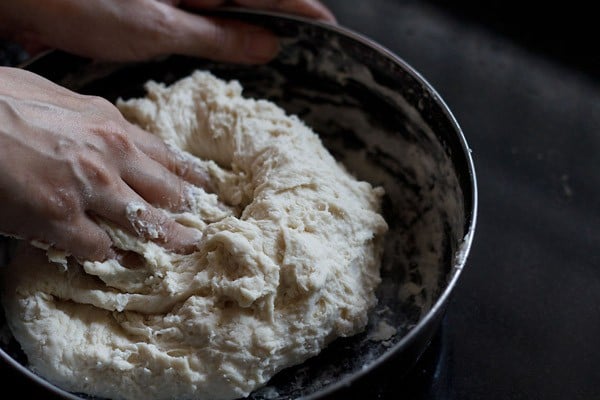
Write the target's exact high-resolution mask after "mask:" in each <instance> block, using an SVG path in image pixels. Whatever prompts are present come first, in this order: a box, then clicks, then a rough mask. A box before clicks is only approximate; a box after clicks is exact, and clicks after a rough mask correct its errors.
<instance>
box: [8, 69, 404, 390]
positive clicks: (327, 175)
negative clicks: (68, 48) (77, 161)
mask: <svg viewBox="0 0 600 400" xmlns="http://www.w3.org/2000/svg"><path fill="white" fill-rule="evenodd" d="M146 89H147V91H148V94H147V97H146V98H142V99H133V100H129V101H120V102H119V103H118V106H119V108H120V109H121V111H122V112H123V114H124V115H125V116H126V118H128V119H129V120H130V121H132V122H134V123H136V124H138V125H140V126H141V127H142V128H144V129H146V130H148V131H150V132H152V133H154V134H156V135H158V136H160V137H161V138H162V139H164V140H165V141H167V142H169V143H170V145H171V146H175V147H176V148H178V149H180V150H179V151H180V152H181V155H180V156H184V157H188V158H190V159H193V160H194V163H193V164H192V165H193V166H192V167H193V168H197V169H198V170H201V171H203V172H204V173H205V174H206V177H207V188H209V189H210V190H204V189H202V188H198V187H195V188H193V189H192V188H190V189H189V190H187V191H186V193H185V196H186V198H187V200H186V202H187V203H188V204H189V206H190V207H189V210H188V211H186V212H182V213H171V214H170V215H171V216H172V217H173V218H175V219H176V220H178V221H179V222H181V223H183V224H185V225H187V226H191V227H194V228H196V229H198V230H199V231H200V232H201V234H202V235H201V239H199V241H198V246H197V248H198V250H197V251H196V252H194V253H192V254H190V255H180V254H175V253H172V252H169V251H168V250H166V249H164V248H163V247H161V246H159V245H157V244H155V243H153V242H145V241H142V240H140V239H137V238H135V237H133V236H131V235H130V234H129V233H127V232H125V231H122V230H121V229H119V228H118V227H116V226H112V225H110V224H108V223H103V226H104V227H105V228H106V229H107V231H108V232H109V234H110V236H111V238H112V239H113V242H114V243H115V246H117V247H119V248H121V249H123V250H127V251H131V252H135V253H137V254H139V255H140V258H141V259H142V260H143V262H142V265H141V266H139V267H137V268H127V267H125V266H123V265H121V264H119V262H117V261H116V260H109V261H106V262H85V263H83V264H82V265H79V264H77V263H75V262H74V261H73V260H70V261H69V264H68V265H67V268H66V269H65V268H64V267H63V268H60V267H59V266H57V265H55V264H51V263H48V260H47V258H46V256H45V254H44V253H43V252H41V251H39V250H36V249H33V248H28V249H26V250H24V251H23V252H21V254H19V255H17V256H15V257H14V258H13V260H12V265H11V266H9V267H8V268H6V269H5V270H6V272H5V274H6V276H5V277H4V278H5V279H4V281H5V287H4V290H3V296H4V299H3V300H4V305H5V309H6V314H7V320H8V323H9V326H10V328H11V330H12V332H13V334H14V336H15V338H16V339H17V340H18V341H19V342H20V344H21V346H22V347H23V350H24V351H25V353H26V354H27V356H28V359H29V363H30V367H31V368H32V369H33V370H34V371H35V372H37V373H38V374H40V375H41V376H43V377H45V378H46V379H48V380H49V381H51V382H53V383H55V384H57V385H58V386H60V387H62V388H64V389H66V390H69V391H75V392H83V393H87V394H90V395H94V396H100V397H108V398H113V399H150V398H153V399H167V398H168V399H173V398H177V399H233V398H237V397H240V396H246V395H248V394H249V393H250V392H251V391H253V390H255V389H257V388H259V387H261V386H263V385H264V384H265V383H266V382H267V381H268V380H269V378H270V377H272V376H273V375H274V374H275V373H277V372H278V371H280V370H281V369H283V368H286V367H288V366H292V365H295V364H299V363H302V362H303V361H304V360H306V359H307V358H309V357H312V356H315V355H317V354H318V353H319V352H320V351H321V350H322V349H323V348H324V347H325V346H326V345H327V344H328V343H330V342H331V341H332V340H334V339H335V338H337V337H340V336H350V335H354V334H356V333H358V332H360V331H362V330H363V329H364V328H365V326H366V324H367V319H368V312H369V311H370V310H371V309H372V308H373V307H374V305H375V304H376V301H377V300H376V298H375V295H374V290H375V288H376V287H377V286H378V284H379V283H380V275H379V268H380V258H381V252H382V241H383V236H384V234H385V232H386V230H387V225H386V223H385V221H384V220H383V218H382V217H381V215H380V214H379V207H380V200H381V196H382V195H383V190H382V189H381V188H373V187H372V186H371V185H370V184H369V183H366V182H360V181H358V180H356V179H355V178H354V177H352V176H351V175H350V174H348V173H347V172H346V171H345V169H344V167H343V166H342V165H340V164H339V163H338V162H336V160H335V159H334V158H333V157H332V156H331V155H330V154H329V153H328V152H327V150H326V149H325V148H324V147H323V145H322V144H321V141H320V139H319V137H318V136H317V135H316V134H315V133H313V132H312V130H311V129H310V128H308V127H307V126H306V125H305V124H304V123H302V122H301V121H300V120H299V119H298V118H296V117H295V116H287V115H286V114H285V113H284V111H283V110H281V109H280V108H278V107H277V106H275V105H274V104H272V103H270V102H268V101H264V100H253V99H246V98H243V97H242V95H241V91H242V88H241V86H240V85H239V84H238V83H237V82H235V81H232V82H224V81H221V80H219V79H217V78H215V77H214V76H212V75H211V74H209V73H206V72H195V73H194V74H192V75H191V76H189V77H187V78H184V79H182V80H180V81H178V82H176V83H175V84H173V85H171V86H170V87H165V86H164V85H162V84H159V83H154V82H149V83H148V84H147V85H146ZM139 211H143V210H138V209H137V208H136V207H135V205H132V206H131V207H130V210H129V212H130V214H128V215H130V217H131V218H132V219H133V220H135V218H136V216H137V215H138V212H139ZM134 225H135V226H137V227H138V228H139V229H140V230H142V229H146V230H151V231H152V232H147V233H150V236H152V234H153V233H155V235H154V236H160V235H161V233H160V232H159V231H158V230H156V232H155V231H154V230H153V229H155V228H156V229H158V228H157V227H148V226H141V225H140V224H137V225H136V224H135V223H134ZM151 228H152V229H151ZM386 332H387V334H386V335H385V336H386V337H387V336H388V334H390V335H391V334H392V333H391V331H390V330H389V329H388V330H386Z"/></svg>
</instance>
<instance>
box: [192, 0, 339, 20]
mask: <svg viewBox="0 0 600 400" xmlns="http://www.w3.org/2000/svg"><path fill="white" fill-rule="evenodd" d="M233 2H234V3H235V4H238V5H240V6H243V7H248V8H254V9H262V10H270V11H279V12H283V13H289V14H295V15H300V16H304V17H308V18H314V19H317V20H322V21H327V22H332V23H335V22H336V21H335V17H334V16H333V14H332V13H331V11H329V9H328V8H327V7H325V6H324V5H323V4H321V2H319V1H316V0H234V1H233ZM180 3H181V4H183V5H186V6H188V7H194V8H214V7H217V6H220V5H223V4H224V3H226V1H225V0H183V1H181V2H180Z"/></svg>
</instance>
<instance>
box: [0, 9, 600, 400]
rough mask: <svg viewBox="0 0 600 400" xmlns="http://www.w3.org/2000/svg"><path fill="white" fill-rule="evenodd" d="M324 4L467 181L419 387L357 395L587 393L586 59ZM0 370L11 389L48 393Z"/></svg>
mask: <svg viewBox="0 0 600 400" xmlns="http://www.w3.org/2000/svg"><path fill="white" fill-rule="evenodd" d="M324 2H325V3H326V4H328V5H330V7H331V8H332V9H333V10H334V12H335V13H336V15H337V16H338V20H339V22H340V23H341V24H342V25H344V26H346V27H349V28H351V29H353V30H355V31H357V32H360V33H362V34H364V35H365V36H367V37H370V38H371V39H373V40H375V41H376V42H379V43H380V44H382V45H383V46H385V47H387V48H388V49H390V50H392V51H393V52H394V53H396V54H397V55H399V56H400V57H401V58H403V59H404V60H405V61H407V62H408V63H409V64H410V65H412V66H413V67H414V68H415V69H416V70H417V71H419V72H420V73H421V74H422V75H423V76H424V77H425V79H426V80H428V81H429V82H430V83H431V84H432V85H433V86H434V87H435V88H436V89H437V91H438V92H439V94H440V95H441V96H442V98H443V99H444V100H445V101H446V103H447V104H448V105H449V107H450V109H451V110H452V111H453V113H454V115H455V117H456V118H457V120H458V122H459V124H460V125H461V126H462V128H463V131H464V134H465V136H466V138H467V141H468V143H469V145H470V147H471V148H472V150H473V157H474V161H475V167H476V172H477V179H478V184H479V214H478V224H477V230H476V235H475V239H474V243H473V247H472V251H471V255H470V257H469V260H468V262H467V266H466V267H465V270H464V272H463V275H462V277H461V279H460V281H459V284H458V286H457V287H456V291H455V292H454V294H453V297H452V301H451V303H450V306H449V308H448V311H447V316H446V319H445V322H444V325H443V329H442V330H441V331H440V336H439V338H438V339H437V342H439V343H442V346H441V347H442V348H443V357H442V358H443V362H437V361H436V362H437V364H436V368H435V371H432V374H433V376H429V377H428V378H427V382H428V383H427V385H429V386H428V387H426V388H423V387H420V389H419V390H417V389H415V386H414V385H415V381H413V380H411V379H413V378H414V379H416V380H423V376H422V375H423V374H425V372H427V371H426V370H427V369H430V368H431V366H430V365H429V364H424V365H419V366H418V367H417V371H416V372H415V374H416V375H417V376H416V378H415V377H414V375H413V376H412V377H409V378H408V379H404V380H399V379H394V373H393V370H389V371H387V372H386V373H384V374H381V375H378V376H374V377H372V378H371V379H370V381H368V382H367V384H366V385H367V386H372V387H373V390H372V392H371V393H372V395H371V396H368V397H369V398H380V399H388V398H390V399H392V398H394V399H395V398H403V399H407V400H411V399H414V400H416V399H482V398H485V399H570V400H574V399H594V398H600V368H598V360H600V71H596V70H595V69H594V68H595V67H596V66H597V65H598V64H595V62H596V59H592V58H591V57H589V54H587V53H585V54H583V53H582V56H581V57H580V58H577V54H576V53H568V54H565V53H564V52H563V53H561V54H560V56H557V55H556V52H555V53H554V54H553V53H552V52H548V51H545V50H544V49H546V50H547V49H548V48H552V45H551V43H550V45H549V46H548V43H542V44H545V45H546V46H536V45H535V43H538V44H539V41H540V40H543V37H544V35H538V39H537V40H538V41H537V42H536V41H535V38H534V40H533V41H531V40H530V41H524V42H519V40H518V39H519V37H518V35H508V34H506V35H505V34H504V33H505V32H503V31H502V30H497V29H494V30H492V29H488V28H486V26H485V23H486V21H487V20H481V19H480V20H478V19H477V16H476V15H475V16H474V15H472V14H471V15H465V14H464V13H462V14H461V13H456V12H454V10H451V11H449V10H447V9H445V8H443V7H442V6H440V5H439V4H442V3H444V2H435V3H427V2H422V1H399V0H397V1H393V0H371V1H360V0H328V1H324ZM436 4H438V5H436ZM482 21H483V23H482ZM545 27H547V26H545ZM521 28H522V27H521ZM530 29H531V30H532V31H533V30H535V26H532V27H531V28H530ZM521 32H522V31H521ZM513 33H514V31H513ZM546 37H547V38H548V40H552V38H555V37H556V35H546ZM540 38H541V39H540ZM574 38H575V37H574V36H571V39H574ZM530 39H531V38H530ZM567 44H568V43H567ZM567 47H568V46H567ZM596 53H597V52H596ZM570 59H571V60H572V61H577V62H569V61H570ZM438 347H440V346H438ZM436 351H437V350H436ZM434 358H435V357H434ZM438 358H439V356H438ZM0 371H1V373H2V376H3V380H4V382H7V381H11V382H14V385H12V386H13V387H15V388H16V389H17V390H18V391H21V393H27V394H30V396H29V397H33V398H36V397H44V398H50V397H49V396H48V395H47V394H43V392H41V390H39V388H37V387H35V386H34V385H33V384H32V383H30V382H29V381H27V380H26V379H23V378H22V377H20V376H18V375H17V374H15V373H14V372H13V371H11V370H9V369H8V368H6V366H4V365H3V366H2V369H1V370H0ZM430 372H431V371H430ZM431 381H433V383H431ZM419 382H420V381H419ZM357 393H358V392H357ZM365 393H366V392H365Z"/></svg>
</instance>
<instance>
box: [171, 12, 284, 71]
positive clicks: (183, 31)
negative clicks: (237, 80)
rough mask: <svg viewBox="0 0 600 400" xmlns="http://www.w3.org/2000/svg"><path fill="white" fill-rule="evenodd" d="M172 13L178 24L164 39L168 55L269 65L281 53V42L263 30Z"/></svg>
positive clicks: (224, 21)
mask: <svg viewBox="0 0 600 400" xmlns="http://www.w3.org/2000/svg"><path fill="white" fill-rule="evenodd" d="M171 12H172V13H173V14H174V17H175V18H174V20H176V21H177V23H175V24H173V26H172V29H171V30H170V31H169V32H168V34H167V35H163V36H161V38H162V40H163V41H162V46H163V49H164V52H175V53H180V54H185V55H190V56H197V57H206V58H210V59H213V60H216V61H226V62H232V63H241V64H261V63H265V62H268V61H270V60H271V59H273V58H274V57H275V56H276V55H277V53H278V52H279V39H278V38H277V37H276V36H275V35H274V34H272V33H271V32H269V31H267V30H266V29H263V28H261V27H258V26H255V25H251V24H246V23H243V22H240V21H234V20H227V19H222V18H212V17H211V18H208V17H203V16H199V15H194V14H190V13H187V12H184V11H182V10H179V9H173V10H172V11H171Z"/></svg>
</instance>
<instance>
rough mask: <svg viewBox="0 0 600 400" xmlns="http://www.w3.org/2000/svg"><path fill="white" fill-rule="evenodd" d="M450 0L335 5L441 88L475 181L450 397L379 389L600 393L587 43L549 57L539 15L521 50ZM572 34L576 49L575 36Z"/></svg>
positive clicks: (599, 225) (598, 154)
mask: <svg viewBox="0 0 600 400" xmlns="http://www.w3.org/2000/svg"><path fill="white" fill-rule="evenodd" d="M440 3H441V2H438V4H437V5H434V4H429V3H423V2H415V1H391V0H387V1H384V0H379V1H369V2H361V1H348V0H343V1H342V0H339V1H327V4H329V5H331V7H332V8H333V10H334V11H335V12H336V15H337V16H338V19H339V21H340V23H341V24H343V25H346V26H347V27H349V28H352V29H354V30H356V31H358V32H361V33H363V34H365V35H366V36H368V37H370V38H372V39H374V40H375V41H377V42H379V43H381V44H382V45H384V46H386V47H388V48H389V49H390V50H392V51H393V52H394V53H396V54H398V55H399V56H400V57H402V58H403V59H404V60H406V61H407V62H408V63H409V64H411V65H412V66H413V67H414V68H416V69H417V70H418V71H419V72H420V73H421V74H422V75H423V76H424V77H425V78H426V79H427V80H428V81H429V82H430V83H431V84H432V85H433V86H434V87H435V88H436V89H437V90H438V92H439V93H440V95H441V96H442V97H443V98H444V99H445V101H446V102H447V104H448V105H449V106H450V108H451V110H453V112H454V114H455V116H456V118H457V120H458V122H459V123H460V124H461V126H462V127H463V130H464V133H465V135H466V137H467V141H468V142H469V144H470V146H471V148H472V150H473V156H474V160H475V167H476V170H477V175H478V176H477V177H478V182H479V199H480V201H479V217H478V226H477V232H476V236H475V240H474V244H473V248H472V252H471V256H470V258H469V261H468V262H467V267H466V269H465V271H464V272H463V275H462V277H461V280H460V281H459V285H458V287H457V288H456V291H455V292H454V296H453V300H452V302H451V304H450V306H449V309H448V313H447V318H446V324H445V329H444V336H445V340H446V349H445V354H446V355H447V356H446V360H445V361H444V363H443V364H442V367H443V371H442V372H444V374H442V375H441V376H437V377H435V376H434V384H436V385H437V383H440V384H439V385H438V386H441V387H443V388H444V390H435V387H434V385H429V386H426V388H425V389H423V390H421V391H420V392H419V391H416V393H415V389H414V388H415V383H414V382H415V380H413V379H405V380H394V379H393V377H392V378H390V377H389V373H388V374H387V376H386V375H385V374H383V375H382V376H380V377H377V376H375V377H373V380H372V382H371V386H372V388H377V387H379V385H384V386H385V387H387V388H388V389H386V390H382V391H381V393H382V395H381V396H378V397H380V398H386V399H387V398H409V399H411V398H413V399H483V398H485V399H597V398H600V368H598V366H597V364H598V360H599V359H600V340H599V338H600V268H599V267H600V172H599V171H600V84H599V81H598V79H597V78H596V77H597V76H598V75H597V73H598V71H596V70H594V68H593V65H594V64H593V63H594V62H595V61H594V59H592V58H591V57H590V56H589V54H588V53H587V52H588V51H590V48H587V49H586V48H584V49H580V50H577V49H569V51H568V52H564V51H563V52H561V55H560V56H557V57H556V58H553V57H552V54H551V53H549V52H546V51H542V49H544V48H545V47H548V46H550V47H551V46H552V38H555V37H557V35H559V32H561V29H563V28H562V27H560V26H556V27H555V29H556V30H551V27H550V26H549V24H546V23H541V24H536V22H535V20H531V26H529V27H526V26H524V25H519V26H517V29H523V30H525V31H526V32H529V33H531V32H535V31H536V30H538V29H541V32H537V33H536V34H535V35H531V36H537V37H538V39H537V41H536V40H535V39H534V40H533V41H532V40H531V36H530V37H528V38H526V40H523V41H519V37H518V35H513V34H510V35H509V34H507V35H506V36H504V35H503V34H502V33H501V32H502V31H501V30H497V29H487V28H485V19H486V18H489V15H485V16H482V17H481V18H478V16H477V15H471V14H472V13H470V12H468V10H467V13H463V12H462V11H464V10H456V7H459V6H457V5H453V6H452V7H453V8H452V9H451V10H449V9H446V8H444V7H441V6H439V4H440ZM561 4H562V5H563V6H564V3H561ZM568 11H569V12H570V13H572V12H573V10H571V9H569V10H568ZM579 13H581V16H582V17H584V18H585V10H579ZM467 14H469V15H470V17H472V18H473V19H468V18H466V17H464V16H465V15H467ZM507 16H509V15H507ZM509 22H510V19H508V20H507V21H505V23H506V24H509ZM517 24H520V22H519V21H517ZM507 28H508V29H512V28H511V27H510V26H507ZM544 29H546V31H545V32H544ZM513 31H514V29H513ZM576 31H577V32H578V31H579V30H578V29H577V28H576ZM544 38H546V39H547V42H545V40H546V39H544ZM564 39H565V40H566V41H567V42H569V41H573V43H574V44H573V45H574V46H576V43H575V42H574V41H575V39H576V35H574V34H571V35H569V34H565V38H564ZM581 39H582V40H583V39H585V41H589V40H590V39H589V38H581ZM565 54H566V55H565ZM597 54H598V53H597V51H596V55H597ZM569 57H570V58H571V59H569ZM576 66H577V67H576ZM590 71H591V72H592V73H590ZM594 72H595V74H594ZM425 365H426V367H425V368H429V369H431V366H430V364H427V363H426V364H425ZM391 369H393V367H391ZM418 373H419V371H418V370H416V371H415V374H417V375H418ZM436 382H437V383H436ZM367 386H369V385H368V384H367ZM373 393H375V391H374V392H373Z"/></svg>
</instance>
